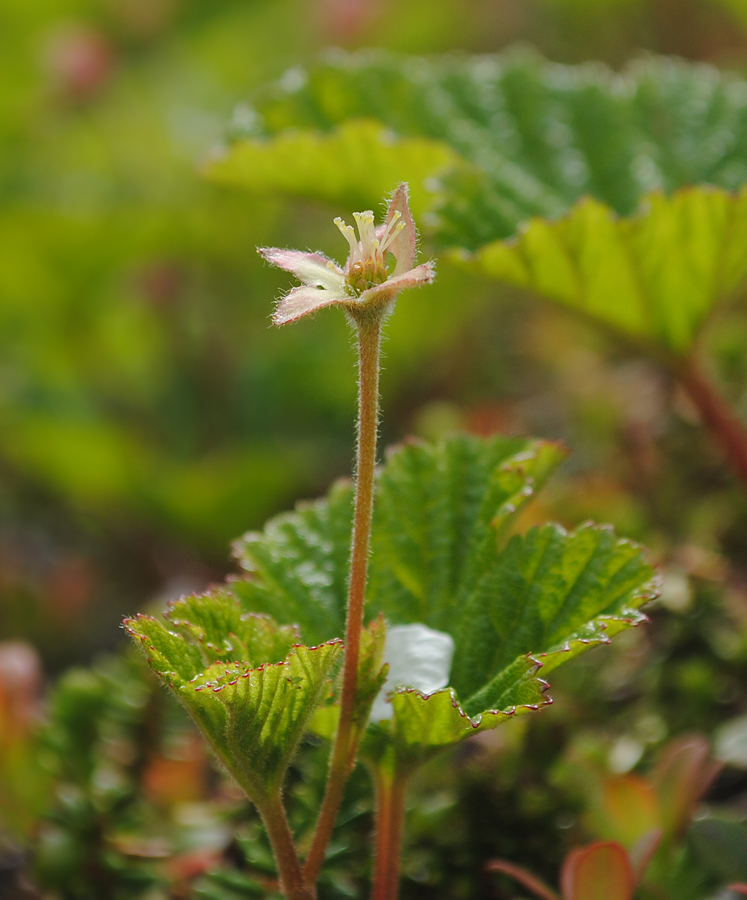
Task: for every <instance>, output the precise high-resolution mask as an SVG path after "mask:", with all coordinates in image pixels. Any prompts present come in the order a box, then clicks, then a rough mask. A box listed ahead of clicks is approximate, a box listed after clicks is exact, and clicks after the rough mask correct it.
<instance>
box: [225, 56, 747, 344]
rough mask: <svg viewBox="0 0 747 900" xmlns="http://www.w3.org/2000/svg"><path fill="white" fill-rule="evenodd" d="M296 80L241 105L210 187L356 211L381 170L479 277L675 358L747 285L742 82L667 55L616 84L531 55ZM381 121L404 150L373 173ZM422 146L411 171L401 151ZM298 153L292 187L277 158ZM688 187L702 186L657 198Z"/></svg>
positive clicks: (351, 64) (321, 71)
mask: <svg viewBox="0 0 747 900" xmlns="http://www.w3.org/2000/svg"><path fill="white" fill-rule="evenodd" d="M295 74H296V77H294V78H286V79H283V80H281V82H279V83H278V84H276V85H273V86H271V87H269V88H267V89H266V90H265V91H264V92H261V93H260V94H258V95H257V97H256V99H255V102H254V105H253V106H252V107H251V108H246V109H243V110H242V111H241V113H240V115H239V116H238V118H237V123H236V125H235V128H234V143H233V144H232V146H231V149H230V150H229V151H228V154H227V156H226V158H225V159H224V160H223V161H221V162H220V163H218V164H216V165H214V166H213V167H212V168H209V169H208V172H209V173H210V174H211V176H212V177H214V178H217V179H219V180H221V181H222V182H224V183H226V182H231V183H235V184H239V185H242V186H244V187H249V188H251V189H254V190H257V189H258V188H259V187H260V185H261V186H262V189H264V190H267V189H269V187H270V186H273V187H275V188H276V189H279V190H290V191H292V192H294V193H299V194H301V195H305V196H315V197H317V198H320V199H325V200H336V201H338V202H343V201H344V202H353V201H355V202H359V203H361V204H363V205H373V204H374V203H377V202H379V199H380V193H377V191H379V192H380V191H381V187H382V184H381V183H380V176H381V177H383V178H384V181H386V178H387V177H388V178H390V182H389V183H388V184H384V188H385V189H389V190H391V189H392V187H393V186H394V185H395V184H396V183H397V182H398V181H400V180H410V181H411V183H412V185H413V190H414V191H415V193H416V194H417V196H418V199H419V201H421V202H422V200H421V198H423V199H425V198H426V197H428V196H429V197H430V198H431V202H430V204H429V208H428V209H424V210H423V211H424V213H427V215H424V216H423V225H424V226H425V229H426V231H427V232H429V233H430V234H431V235H432V236H433V237H434V239H435V240H436V242H437V243H438V244H440V245H443V246H451V247H455V248H459V249H460V251H467V252H468V253H470V252H474V253H476V257H475V259H476V266H477V268H478V270H479V271H481V272H482V273H484V274H486V275H488V276H489V277H491V278H495V279H497V280H500V281H505V282H509V283H512V284H515V285H518V286H520V287H523V288H526V289H528V290H531V291H532V292H534V293H537V294H540V295H541V296H543V297H545V298H547V299H551V300H554V301H557V302H560V303H563V304H564V305H566V306H569V307H572V308H574V309H576V310H578V311H580V312H582V313H584V314H586V315H588V316H590V317H592V318H593V319H596V320H598V321H601V322H602V323H604V324H605V325H607V326H612V327H613V328H616V329H619V330H621V331H622V332H624V333H625V334H627V335H628V336H632V337H634V338H637V339H639V340H643V341H644V342H645V343H649V344H653V345H658V346H661V347H664V348H666V349H667V350H669V351H674V352H675V353H682V352H686V351H687V350H688V349H689V348H690V346H691V345H692V342H693V339H694V337H695V334H696V332H697V330H698V328H699V326H700V325H701V324H702V322H703V320H704V318H705V316H706V315H707V313H708V312H709V311H710V309H711V308H712V307H713V306H714V304H715V303H716V302H718V301H720V300H723V299H725V298H726V297H728V296H730V295H731V294H732V293H733V292H734V290H735V289H736V288H737V287H738V286H739V285H740V284H741V283H742V282H743V280H744V278H745V275H747V252H745V250H744V247H745V246H747V241H745V237H746V236H747V234H746V231H747V215H746V212H745V210H746V207H745V201H744V193H743V192H740V193H738V194H737V195H736V196H732V195H731V194H730V193H729V191H739V189H740V188H741V186H742V184H743V183H744V182H745V181H747V163H745V159H747V83H745V81H744V80H742V79H738V78H736V77H732V76H728V75H724V74H721V73H718V72H717V71H715V70H713V69H708V68H707V67H704V66H689V65H687V64H685V63H681V62H675V61H674V60H670V59H650V60H646V61H644V62H637V63H634V64H632V65H629V66H628V67H627V69H626V70H625V71H624V72H622V73H621V74H615V73H612V72H611V71H609V70H606V69H605V68H604V67H602V66H600V65H596V64H594V65H584V66H575V67H573V66H560V65H555V64H551V63H547V62H545V61H543V60H542V59H541V58H540V57H538V56H537V55H534V54H532V53H529V52H513V53H510V52H509V53H506V54H503V55H499V56H483V57H472V58H466V59H465V58H448V57H447V58H442V59H440V60H437V61H427V60H424V59H416V58H406V57H396V56H393V55H389V54H384V53H380V52H370V53H359V54H353V55H343V54H335V55H333V56H330V57H328V58H327V59H326V60H325V61H324V62H323V63H321V64H319V65H317V66H316V67H313V68H311V69H310V70H308V71H306V72H303V73H301V72H299V71H297V72H296V73H295ZM361 117H366V119H365V121H360V119H361ZM371 119H374V120H377V121H378V122H380V123H381V124H380V126H379V130H378V131H377V126H376V125H375V123H374V122H372V121H371ZM384 127H386V128H388V129H391V130H392V131H393V132H394V133H395V134H397V135H399V136H401V140H402V146H401V148H400V149H401V152H398V150H397V149H396V146H397V145H396V142H392V141H391V140H390V141H389V143H388V145H387V147H388V149H387V152H386V154H385V155H386V164H383V162H382V150H381V134H382V129H383V128H384ZM424 139H425V140H426V141H430V142H432V143H430V144H429V143H425V144H423V146H421V148H420V151H421V153H423V155H424V159H425V161H424V163H423V166H424V170H423V171H419V170H418V167H417V166H416V165H414V164H413V160H412V158H411V155H410V151H409V144H408V142H409V141H413V140H424ZM301 144H303V145H304V148H303V150H304V152H303V154H302V157H303V159H304V164H303V165H302V166H301V167H300V169H299V170H298V174H297V175H294V176H293V183H291V181H289V177H288V175H287V171H288V167H287V165H285V163H284V161H285V160H286V156H287V153H288V152H289V148H290V147H295V148H296V149H298V150H300V149H301ZM306 145H308V152H307V148H306ZM322 148H323V149H322ZM448 148H451V151H452V153H451V156H449V153H448V152H447V149H448ZM325 150H326V151H328V153H329V155H328V156H326V155H325ZM246 161H251V162H250V164H248V163H247V162H246ZM369 168H370V169H372V170H373V172H374V173H375V175H374V176H373V177H371V175H370V172H369ZM338 169H339V172H338ZM439 169H440V170H441V172H440V176H441V177H440V179H439V182H438V183H436V180H435V179H434V177H433V176H434V175H435V174H438V170H439ZM332 171H334V172H335V173H337V174H335V175H334V177H332V175H331V174H330V173H331V172H332ZM424 179H425V180H424ZM695 184H707V185H709V187H708V188H705V187H704V188H698V189H691V190H688V191H686V192H683V193H676V194H675V196H674V197H671V198H669V197H668V196H667V195H668V194H669V193H671V192H673V191H677V189H679V188H682V187H683V186H686V185H695ZM716 187H718V188H719V190H715V189H714V188H716ZM426 188H427V189H426ZM581 198H586V199H584V200H583V201H582V202H580V203H579V200H581ZM619 216H623V217H630V218H623V219H622V220H621V219H620V218H618V217H619ZM558 219H559V221H557V220H558ZM525 223H529V224H528V225H525ZM522 226H524V227H522ZM517 230H520V233H519V236H518V238H517V239H516V241H514V242H508V243H507V242H506V239H507V238H510V237H511V236H512V235H514V234H516V232H517Z"/></svg>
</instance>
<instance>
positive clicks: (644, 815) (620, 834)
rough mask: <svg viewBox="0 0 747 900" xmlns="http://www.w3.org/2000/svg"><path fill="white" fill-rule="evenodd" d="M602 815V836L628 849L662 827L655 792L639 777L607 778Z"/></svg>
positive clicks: (649, 783) (603, 790) (603, 793)
mask: <svg viewBox="0 0 747 900" xmlns="http://www.w3.org/2000/svg"><path fill="white" fill-rule="evenodd" d="M602 815H603V819H604V823H603V824H604V831H602V832H600V836H601V837H607V838H610V839H612V840H616V841H619V842H620V843H621V844H622V845H623V846H624V847H625V848H626V849H627V850H630V849H631V848H632V847H633V846H634V845H635V844H636V843H637V842H638V841H639V840H641V838H643V837H645V836H646V835H648V834H650V833H651V832H652V831H654V830H655V829H658V828H660V826H661V812H660V808H659V798H658V795H657V793H656V790H655V788H654V786H653V785H652V784H651V782H650V781H647V780H646V779H645V778H641V777H640V776H639V775H624V776H622V777H619V778H608V779H607V780H606V781H605V782H604V786H603V789H602Z"/></svg>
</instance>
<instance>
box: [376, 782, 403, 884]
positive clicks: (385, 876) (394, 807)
mask: <svg viewBox="0 0 747 900" xmlns="http://www.w3.org/2000/svg"><path fill="white" fill-rule="evenodd" d="M407 782H408V778H407V776H403V775H399V776H394V777H391V776H390V775H388V774H387V773H385V772H382V771H381V770H377V772H376V775H375V786H376V856H375V861H374V877H373V888H372V891H371V900H397V896H398V894H399V873H400V857H401V855H402V833H403V828H404V821H405V799H406V797H407Z"/></svg>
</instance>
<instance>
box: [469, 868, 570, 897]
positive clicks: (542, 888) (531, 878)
mask: <svg viewBox="0 0 747 900" xmlns="http://www.w3.org/2000/svg"><path fill="white" fill-rule="evenodd" d="M485 868H486V869H487V870H488V872H501V873H502V874H503V875H508V876H509V877H510V878H513V879H514V881H518V882H519V884H520V885H522V887H525V888H526V889H527V890H528V891H531V892H532V893H533V894H534V895H535V896H537V897H540V898H541V900H560V896H559V895H558V894H557V893H556V892H555V891H554V890H553V889H552V888H551V887H548V885H546V884H545V882H544V881H541V880H540V879H539V878H537V876H536V875H532V873H531V872H527V870H526V869H522V867H521V866H515V865H514V864H513V863H510V862H506V861H505V860H503V859H491V860H490V862H489V863H487V864H486V866H485Z"/></svg>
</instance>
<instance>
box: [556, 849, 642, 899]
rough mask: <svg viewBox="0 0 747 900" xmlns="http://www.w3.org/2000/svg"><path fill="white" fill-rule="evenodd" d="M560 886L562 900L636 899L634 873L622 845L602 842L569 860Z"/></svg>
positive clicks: (573, 852) (581, 851) (574, 854)
mask: <svg viewBox="0 0 747 900" xmlns="http://www.w3.org/2000/svg"><path fill="white" fill-rule="evenodd" d="M560 886H561V889H562V892H563V900H601V898H604V900H633V891H634V889H635V873H634V872H633V867H632V865H631V863H630V859H629V858H628V854H627V853H626V852H625V850H624V849H623V848H622V846H621V845H620V844H616V843H614V842H613V841H610V842H608V843H604V842H602V841H600V842H598V843H596V844H591V845H590V846H589V847H579V848H578V849H577V850H573V851H572V852H571V853H570V855H569V856H568V857H566V861H565V863H564V864H563V871H562V873H561V876H560Z"/></svg>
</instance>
